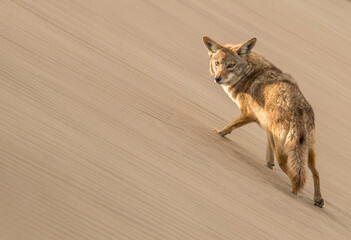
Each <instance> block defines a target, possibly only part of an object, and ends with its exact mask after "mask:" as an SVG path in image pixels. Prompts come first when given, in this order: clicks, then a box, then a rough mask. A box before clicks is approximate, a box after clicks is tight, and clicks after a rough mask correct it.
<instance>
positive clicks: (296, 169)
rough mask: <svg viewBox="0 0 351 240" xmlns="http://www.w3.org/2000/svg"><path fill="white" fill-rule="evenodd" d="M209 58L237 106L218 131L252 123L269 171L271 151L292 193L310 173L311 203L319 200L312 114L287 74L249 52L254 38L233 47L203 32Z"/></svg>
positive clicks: (222, 132) (220, 81)
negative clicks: (262, 135)
mask: <svg viewBox="0 0 351 240" xmlns="http://www.w3.org/2000/svg"><path fill="white" fill-rule="evenodd" d="M203 42H204V44H205V47H206V48H207V50H208V54H209V56H210V73H211V75H212V76H214V78H215V82H217V83H219V84H221V86H222V87H223V89H224V91H225V92H226V93H227V94H228V96H229V97H230V98H231V99H232V100H233V101H234V102H235V103H236V104H237V105H238V107H239V108H240V110H241V115H240V116H239V117H237V118H236V119H234V120H233V121H231V122H230V123H228V124H227V125H226V126H225V127H224V128H223V129H222V130H220V131H218V130H215V131H216V132H217V133H218V134H219V135H221V136H225V135H226V134H229V133H231V132H232V131H233V130H234V129H236V128H238V127H241V126H243V125H245V124H248V123H251V122H256V123H258V124H259V125H260V126H261V127H262V128H263V129H265V131H266V132H267V141H268V145H267V155H266V161H267V166H268V167H269V168H271V169H273V166H274V154H275V156H276V158H277V161H278V164H279V166H280V168H281V169H282V170H283V171H284V172H285V173H286V174H287V175H288V177H289V178H290V181H291V185H292V192H293V193H294V194H297V193H298V192H299V191H300V190H301V189H302V188H303V186H304V184H305V182H306V179H307V165H308V167H309V168H310V170H311V172H312V174H313V180H314V189H315V192H314V200H315V205H317V206H319V207H322V206H323V204H324V201H323V198H322V196H321V192H320V182H319V173H318V171H317V169H316V167H315V153H314V142H315V139H314V132H315V124H314V113H313V110H312V107H311V106H310V104H309V103H308V102H307V100H306V99H305V98H304V96H303V95H302V93H301V91H300V89H299V87H298V86H297V83H296V82H295V81H294V80H293V78H292V77H291V76H290V75H289V74H286V73H283V72H282V71H281V70H280V69H278V68H277V67H275V66H274V65H273V64H272V63H271V62H269V61H268V60H267V59H266V58H264V57H263V56H261V55H259V54H257V53H255V52H252V51H251V50H252V48H253V47H254V45H255V43H256V39H255V38H254V39H251V40H249V41H247V42H245V43H242V44H239V45H232V44H226V45H220V44H218V43H217V42H215V41H213V40H212V39H210V38H209V37H206V36H204V37H203Z"/></svg>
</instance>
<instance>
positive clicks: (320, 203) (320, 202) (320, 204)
mask: <svg viewBox="0 0 351 240" xmlns="http://www.w3.org/2000/svg"><path fill="white" fill-rule="evenodd" d="M314 205H315V206H317V207H320V208H321V207H323V205H324V200H323V198H322V197H317V198H315V199H314Z"/></svg>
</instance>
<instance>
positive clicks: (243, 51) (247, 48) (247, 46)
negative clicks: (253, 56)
mask: <svg viewBox="0 0 351 240" xmlns="http://www.w3.org/2000/svg"><path fill="white" fill-rule="evenodd" d="M256 41H257V39H256V38H253V39H250V40H249V41H247V42H244V43H243V44H241V45H240V46H239V48H238V49H237V50H236V52H237V53H238V55H239V56H244V55H247V54H249V53H250V52H251V49H253V47H254V46H255V44H256Z"/></svg>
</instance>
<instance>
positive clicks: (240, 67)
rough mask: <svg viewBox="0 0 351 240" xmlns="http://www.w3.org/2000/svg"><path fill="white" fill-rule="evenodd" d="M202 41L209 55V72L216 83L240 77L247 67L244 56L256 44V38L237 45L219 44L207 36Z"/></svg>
mask: <svg viewBox="0 0 351 240" xmlns="http://www.w3.org/2000/svg"><path fill="white" fill-rule="evenodd" d="M202 41H203V42H204V45H205V47H206V49H207V51H208V55H209V56H210V73H211V75H212V76H213V77H214V81H215V82H216V83H218V84H223V83H226V82H229V81H231V80H234V81H237V80H239V79H240V77H241V76H242V75H243V74H244V72H245V69H246V67H247V61H246V56H247V55H249V54H250V52H251V49H252V48H253V47H254V46H255V44H256V38H253V39H251V40H249V41H247V42H244V43H242V44H238V45H229V44H228V45H220V44H218V43H217V42H215V41H213V40H212V39H211V38H209V37H207V36H204V37H203V38H202Z"/></svg>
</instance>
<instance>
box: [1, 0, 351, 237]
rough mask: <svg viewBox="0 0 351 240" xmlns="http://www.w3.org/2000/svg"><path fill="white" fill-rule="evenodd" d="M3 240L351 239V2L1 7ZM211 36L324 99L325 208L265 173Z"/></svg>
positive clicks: (257, 132) (255, 137)
mask: <svg viewBox="0 0 351 240" xmlns="http://www.w3.org/2000/svg"><path fill="white" fill-rule="evenodd" d="M0 12H1V14H0V56H1V57H0V84H1V85H0V86H1V87H0V171H1V172H0V213H1V214H0V239H4V240H7V239H8V240H10V239H16V240H20V239H26V240H28V239H33V240H34V239H36V240H37V239H72V240H73V239H201V240H204V239H328V240H329V239H351V206H350V199H351V188H350V183H351V176H350V171H351V161H350V156H351V148H350V146H351V137H350V136H351V135H350V129H351V111H350V105H351V79H350V76H351V65H350V62H351V57H350V56H351V47H350V45H351V28H350V26H351V15H350V12H351V3H350V2H349V1H344V0H339V1H327V0H319V1H317V0H308V1H302V0H297V1H293V0H291V1H273V0H268V1H253V0H249V1H224V2H220V1H209V0H206V1H200V0H192V1H184V0H180V1H161V0H158V1H157V0H156V1H136V0H128V1H122V0H120V1H113V0H105V1H94V0H86V1H83V0H80V1H79V0H76V1H68V0H60V1H53V0H51V1H44V0H35V1H34V0H27V1H24V0H13V1H10V0H3V1H0ZM202 35H208V36H210V37H212V38H214V39H215V40H217V41H219V42H221V43H226V42H233V43H239V42H243V41H246V40H248V39H250V38H251V37H257V39H258V43H257V45H256V47H255V50H256V51H257V52H260V53H262V54H264V55H266V56H267V57H268V58H269V59H270V60H272V61H273V62H274V63H276V64H277V65H278V66H279V67H280V68H281V69H283V70H284V71H286V72H289V73H291V74H292V75H293V76H294V77H295V79H296V80H297V82H298V83H299V86H300V88H301V90H302V92H303V93H304V95H305V96H306V98H307V99H308V100H309V102H310V103H311V105H312V106H313V108H314V111H315V114H316V124H317V166H318V169H319V171H320V176H321V184H322V194H323V197H324V199H325V206H324V208H323V209H320V208H317V207H315V206H313V182H312V179H311V174H310V175H309V178H308V182H307V185H306V187H305V189H304V191H303V192H302V193H301V194H299V195H298V196H295V195H293V194H291V192H290V185H289V180H288V178H287V177H286V175H285V174H283V172H282V171H281V170H280V169H279V168H277V167H276V168H275V169H274V170H273V171H271V170H270V169H268V168H267V167H265V149H266V136H265V134H264V132H263V131H262V130H261V129H260V128H259V127H258V126H257V125H254V124H251V125H248V126H245V127H243V128H240V129H238V130H236V131H235V132H233V133H232V134H231V135H229V136H228V137H227V138H221V137H219V136H217V135H216V134H215V133H214V132H213V131H212V129H213V128H221V127H223V126H224V125H225V124H226V123H227V122H228V121H230V120H231V119H233V118H234V117H235V116H237V115H238V114H239V110H238V108H237V107H236V106H235V104H234V103H233V102H231V100H230V99H229V98H228V97H227V96H226V94H225V93H224V92H223V90H222V89H221V88H220V86H218V85H216V84H215V83H213V81H212V79H211V77H210V76H209V73H208V56H207V52H206V50H205V48H204V47H203V45H202V41H201V37H202Z"/></svg>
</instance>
